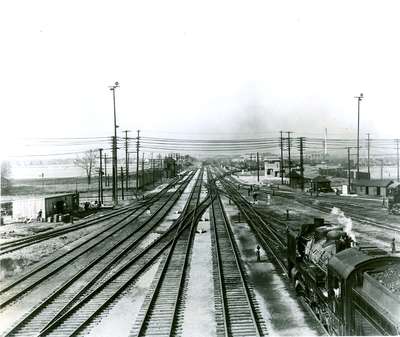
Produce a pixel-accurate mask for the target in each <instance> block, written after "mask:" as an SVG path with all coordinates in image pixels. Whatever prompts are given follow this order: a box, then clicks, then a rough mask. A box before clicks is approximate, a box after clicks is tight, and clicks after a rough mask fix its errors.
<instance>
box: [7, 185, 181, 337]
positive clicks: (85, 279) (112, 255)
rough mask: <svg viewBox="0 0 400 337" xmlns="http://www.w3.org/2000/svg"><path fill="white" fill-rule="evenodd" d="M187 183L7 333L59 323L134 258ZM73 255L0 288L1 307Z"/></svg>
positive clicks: (66, 261)
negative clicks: (141, 243)
mask: <svg viewBox="0 0 400 337" xmlns="http://www.w3.org/2000/svg"><path fill="white" fill-rule="evenodd" d="M188 183H189V179H188V180H187V181H186V182H185V184H183V185H182V186H180V187H179V188H178V190H177V192H176V193H174V194H172V195H171V196H170V197H169V198H168V200H167V201H166V202H164V203H162V205H161V206H160V207H159V208H158V209H157V210H156V211H155V212H154V214H153V216H152V217H151V218H150V219H149V220H147V221H145V222H144V223H143V224H142V225H140V226H139V227H138V228H137V229H136V230H134V231H133V232H132V233H131V235H129V236H127V237H124V238H123V239H122V240H120V241H119V242H117V243H116V244H112V245H111V247H109V249H108V250H106V251H105V252H104V253H103V254H101V255H100V256H97V258H96V259H94V260H92V261H91V262H90V263H88V264H87V265H86V266H85V267H84V268H80V270H79V271H78V272H76V273H75V274H74V275H71V276H70V277H69V278H68V279H67V281H65V282H64V283H63V284H61V286H59V287H58V288H57V289H55V290H54V291H53V293H52V294H51V295H50V296H48V297H47V298H45V299H44V300H43V301H42V303H40V304H39V305H38V306H36V307H35V308H34V309H33V310H31V311H30V312H28V313H27V314H26V315H25V316H24V317H23V318H22V319H21V320H20V321H19V322H17V323H16V324H15V325H14V326H13V328H12V329H11V330H10V331H9V334H8V335H10V336H11V335H20V336H25V335H26V334H25V333H29V334H31V333H32V331H34V332H35V333H38V328H39V327H41V328H44V323H49V322H51V320H54V319H56V321H57V322H60V317H62V316H63V313H64V312H65V311H67V312H69V311H68V310H71V307H73V305H74V303H75V302H77V301H79V300H80V299H81V298H82V296H84V295H85V294H86V293H87V292H89V291H90V289H92V288H95V287H98V286H99V285H100V284H102V282H103V280H104V279H105V278H107V277H111V276H112V275H115V274H117V270H120V269H121V268H122V267H121V265H123V263H122V262H121V261H122V259H123V258H124V257H125V255H127V254H130V255H128V258H132V259H133V260H134V258H133V257H132V256H136V255H135V254H139V255H140V254H141V253H140V249H139V250H138V249H136V250H135V247H136V246H137V245H138V244H139V243H140V242H141V240H143V238H145V237H146V235H148V234H149V233H150V232H151V231H152V230H153V229H154V227H155V226H156V225H157V224H158V223H159V222H160V221H161V220H162V219H163V217H164V216H165V215H166V214H167V212H168V211H169V210H170V209H171V208H172V206H173V205H174V204H175V202H176V200H177V199H178V197H179V196H180V195H181V193H182V192H183V191H184V189H185V187H186V186H187V184H188ZM129 223H131V221H130V222H127V223H126V224H124V226H127V225H129ZM114 234H115V233H114ZM112 235H113V234H111V233H108V234H107V235H106V236H104V237H103V238H102V240H103V241H105V240H107V239H110V237H111V236H112ZM97 243H98V242H95V243H94V244H93V245H91V246H90V247H86V249H85V250H86V251H87V250H88V249H92V248H93V247H95V246H96V245H97ZM138 251H139V253H138ZM80 253H81V254H80V255H82V254H83V252H82V251H81V252H80ZM95 254H96V253H95ZM97 255H98V253H97ZM75 258H76V257H75V256H73V257H72V258H70V259H67V260H64V261H62V262H61V263H59V264H56V265H55V266H54V265H53V266H51V268H50V271H49V270H45V269H44V267H43V269H42V270H43V273H39V271H37V270H36V271H35V270H34V271H33V274H32V275H33V276H34V277H33V281H32V275H25V276H24V278H21V279H19V280H17V281H18V282H14V284H11V285H9V286H8V287H7V288H6V289H2V292H3V293H5V294H4V296H3V301H2V307H4V306H7V305H9V304H10V303H12V302H13V301H16V300H18V299H19V298H21V296H22V295H24V293H26V292H27V291H29V290H31V289H32V288H33V287H36V286H38V285H39V283H41V282H44V281H45V280H47V279H48V277H49V276H51V275H52V274H54V273H56V272H57V271H59V270H61V269H62V268H64V267H65V266H67V265H69V264H70V263H71V259H75ZM52 263H54V261H52ZM50 264H51V263H50ZM47 266H48V265H47ZM88 271H91V273H88ZM35 274H36V275H35ZM25 280H27V282H28V283H26V282H24V281H25ZM82 286H83V288H82ZM10 291H11V292H10ZM40 317H42V318H40ZM32 322H37V323H38V324H36V325H35V326H36V328H34V327H33V325H32ZM39 322H40V323H39ZM24 329H25V330H24ZM26 329H27V330H26Z"/></svg>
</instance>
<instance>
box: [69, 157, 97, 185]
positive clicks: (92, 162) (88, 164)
mask: <svg viewBox="0 0 400 337" xmlns="http://www.w3.org/2000/svg"><path fill="white" fill-rule="evenodd" d="M96 159H97V152H96V151H93V150H89V151H86V152H85V153H84V154H83V155H82V156H81V157H78V158H77V159H75V160H74V164H75V165H76V166H78V167H81V168H82V169H84V170H85V172H86V175H87V178H88V184H89V185H90V182H91V178H92V171H93V170H94V168H95V166H96Z"/></svg>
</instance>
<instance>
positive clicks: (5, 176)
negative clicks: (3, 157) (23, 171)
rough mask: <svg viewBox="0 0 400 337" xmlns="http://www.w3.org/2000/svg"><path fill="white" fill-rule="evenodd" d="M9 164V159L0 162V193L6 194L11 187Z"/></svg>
mask: <svg viewBox="0 0 400 337" xmlns="http://www.w3.org/2000/svg"><path fill="white" fill-rule="evenodd" d="M10 178H11V164H10V162H9V161H2V162H1V194H7V193H8V192H9V190H10V188H11V180H10Z"/></svg>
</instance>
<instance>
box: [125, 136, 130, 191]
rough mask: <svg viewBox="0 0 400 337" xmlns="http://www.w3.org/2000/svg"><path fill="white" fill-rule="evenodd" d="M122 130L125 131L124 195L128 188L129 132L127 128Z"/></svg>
mask: <svg viewBox="0 0 400 337" xmlns="http://www.w3.org/2000/svg"><path fill="white" fill-rule="evenodd" d="M124 132H125V173H126V183H125V190H126V195H128V188H129V158H128V132H129V130H125V131H124Z"/></svg>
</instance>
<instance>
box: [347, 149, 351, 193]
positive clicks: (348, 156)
mask: <svg viewBox="0 0 400 337" xmlns="http://www.w3.org/2000/svg"><path fill="white" fill-rule="evenodd" d="M347 166H348V172H347V175H348V180H349V182H348V184H349V188H348V191H347V193H348V194H350V183H351V181H350V173H351V167H350V147H348V148H347Z"/></svg>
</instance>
